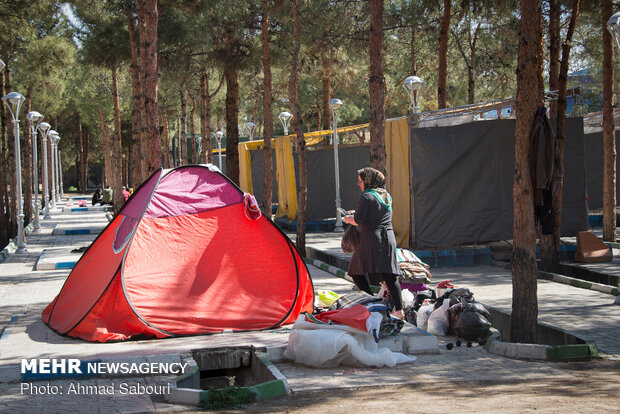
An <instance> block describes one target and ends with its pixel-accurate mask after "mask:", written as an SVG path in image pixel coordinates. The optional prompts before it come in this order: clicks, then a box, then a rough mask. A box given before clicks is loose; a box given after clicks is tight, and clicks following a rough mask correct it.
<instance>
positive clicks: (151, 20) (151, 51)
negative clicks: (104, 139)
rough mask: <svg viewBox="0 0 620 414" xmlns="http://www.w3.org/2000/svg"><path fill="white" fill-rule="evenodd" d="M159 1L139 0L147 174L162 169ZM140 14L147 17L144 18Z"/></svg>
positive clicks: (145, 172) (145, 173)
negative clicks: (158, 53)
mask: <svg viewBox="0 0 620 414" xmlns="http://www.w3.org/2000/svg"><path fill="white" fill-rule="evenodd" d="M158 15H159V13H158V10H157V0H138V22H139V23H140V25H139V27H138V29H139V34H140V55H141V59H140V61H141V62H140V71H141V72H142V81H141V84H142V94H143V96H144V112H145V119H146V132H147V135H146V137H144V139H145V142H144V143H146V146H147V148H148V150H149V153H148V160H147V169H146V171H143V173H144V175H145V176H150V175H151V174H152V173H154V172H155V171H156V170H157V169H159V168H161V133H160V131H159V108H158V103H157V102H158V96H157V90H158V77H159V75H158V64H157V19H158ZM140 16H143V17H142V18H140Z"/></svg>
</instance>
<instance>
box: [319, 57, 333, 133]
mask: <svg viewBox="0 0 620 414" xmlns="http://www.w3.org/2000/svg"><path fill="white" fill-rule="evenodd" d="M322 65H323V77H322V83H323V105H322V108H323V117H322V118H323V124H322V125H320V129H331V125H330V124H329V120H330V118H331V113H330V109H329V98H330V95H331V93H332V91H331V71H330V66H329V55H328V52H325V55H323V59H322Z"/></svg>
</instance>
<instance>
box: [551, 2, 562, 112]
mask: <svg viewBox="0 0 620 414" xmlns="http://www.w3.org/2000/svg"><path fill="white" fill-rule="evenodd" d="M559 76H560V6H559V5H558V0H549V90H550V91H556V90H558V83H559ZM557 112H558V103H557V102H556V101H551V102H550V103H549V114H550V118H556V117H557Z"/></svg>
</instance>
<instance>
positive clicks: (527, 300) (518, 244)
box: [510, 0, 543, 343]
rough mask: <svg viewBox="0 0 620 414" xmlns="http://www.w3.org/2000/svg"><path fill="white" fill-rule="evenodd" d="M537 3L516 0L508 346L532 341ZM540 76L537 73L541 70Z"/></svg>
mask: <svg viewBox="0 0 620 414" xmlns="http://www.w3.org/2000/svg"><path fill="white" fill-rule="evenodd" d="M541 67H542V10H541V0H521V23H520V33H519V57H518V63H517V71H516V73H517V99H516V115H517V118H516V129H515V176H514V185H513V202H514V222H513V226H514V229H513V232H514V244H513V251H512V259H511V267H512V315H511V331H510V339H511V341H512V342H522V343H536V342H537V318H538V301H537V296H536V295H537V294H536V291H537V280H536V272H537V269H536V231H535V223H534V197H533V194H534V193H533V190H534V188H533V187H534V186H533V181H532V176H531V172H530V152H531V130H532V126H533V123H534V116H535V114H536V108H537V107H538V106H539V105H542V104H543V85H542V83H541V80H542V79H541V78H540V77H539V70H540V69H539V68H541ZM541 73H542V72H541Z"/></svg>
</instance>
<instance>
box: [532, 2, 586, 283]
mask: <svg viewBox="0 0 620 414" xmlns="http://www.w3.org/2000/svg"><path fill="white" fill-rule="evenodd" d="M578 15H579V0H573V1H572V6H571V16H570V21H569V24H568V31H567V33H566V41H565V42H564V44H563V45H562V62H561V63H560V70H559V74H558V86H557V88H558V101H557V105H556V112H557V126H556V139H557V145H558V153H559V158H558V160H557V163H558V166H557V170H558V173H559V174H560V176H561V177H562V178H561V179H560V182H559V184H558V188H557V189H556V191H555V194H554V196H553V222H554V225H553V234H541V236H540V257H541V264H542V268H543V269H545V270H546V271H548V272H555V273H557V272H558V271H559V269H560V227H561V225H562V194H563V188H564V178H563V177H564V139H565V136H566V133H565V132H566V131H565V124H566V84H567V82H568V59H569V56H570V48H571V44H572V41H573V33H574V32H575V25H576V23H577V17H578Z"/></svg>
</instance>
